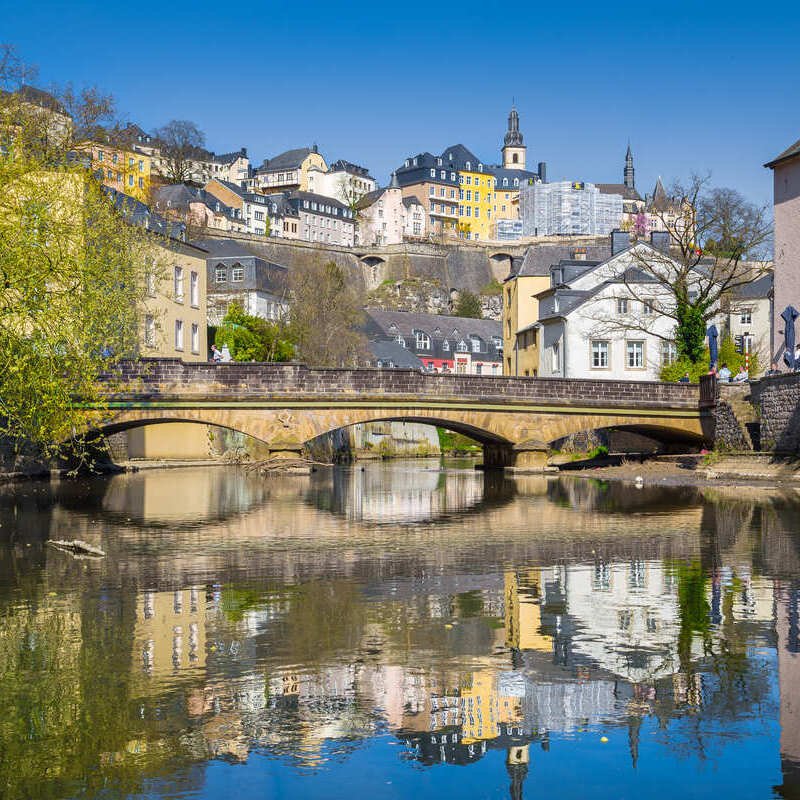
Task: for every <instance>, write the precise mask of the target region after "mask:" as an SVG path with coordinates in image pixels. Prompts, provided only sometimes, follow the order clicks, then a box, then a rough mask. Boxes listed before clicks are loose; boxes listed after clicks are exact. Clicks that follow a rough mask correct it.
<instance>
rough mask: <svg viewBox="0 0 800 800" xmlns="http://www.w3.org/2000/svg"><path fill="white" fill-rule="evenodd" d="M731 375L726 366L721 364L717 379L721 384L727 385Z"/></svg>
mask: <svg viewBox="0 0 800 800" xmlns="http://www.w3.org/2000/svg"><path fill="white" fill-rule="evenodd" d="M732 374H733V373H732V372H731V371H730V370H729V369H728V365H727V364H723V365H722V369H720V371H719V376H718V377H719V379H720V380H721V381H722V382H723V383H728V382H729V381H730V379H731V376H732Z"/></svg>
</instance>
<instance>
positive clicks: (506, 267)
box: [489, 250, 513, 282]
mask: <svg viewBox="0 0 800 800" xmlns="http://www.w3.org/2000/svg"><path fill="white" fill-rule="evenodd" d="M512 260H513V256H512V254H511V253H509V252H507V251H505V250H501V251H497V252H494V253H491V254H490V255H489V269H490V270H491V273H492V277H493V278H494V279H495V280H498V281H501V282H502V281H503V280H504V279H505V278H506V277H507V276H508V274H509V273H510V272H511V263H512Z"/></svg>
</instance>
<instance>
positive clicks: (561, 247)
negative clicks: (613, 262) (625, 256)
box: [506, 240, 611, 280]
mask: <svg viewBox="0 0 800 800" xmlns="http://www.w3.org/2000/svg"><path fill="white" fill-rule="evenodd" d="M579 247H580V248H585V250H586V260H587V262H588V261H593V262H596V263H599V262H601V261H605V260H606V259H607V258H610V257H611V241H610V240H608V241H605V242H604V243H603V244H599V245H595V244H588V245H583V244H580V245H579V244H535V245H531V246H530V247H529V248H528V249H527V250H526V251H525V255H524V257H523V259H522V263H521V265H520V266H519V269H518V270H517V271H516V272H514V271H513V270H514V266H515V264H514V262H513V261H512V265H511V267H512V274H511V275H509V276H508V278H506V280H509V279H510V278H515V277H530V276H534V275H549V274H550V267H551V266H552V265H554V264H558V263H559V262H560V261H562V260H565V261H571V260H573V253H574V252H575V250H576V248H579ZM514 261H516V259H514Z"/></svg>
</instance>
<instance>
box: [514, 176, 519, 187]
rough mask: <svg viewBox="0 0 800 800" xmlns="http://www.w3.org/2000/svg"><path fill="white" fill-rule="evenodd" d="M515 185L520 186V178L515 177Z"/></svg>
mask: <svg viewBox="0 0 800 800" xmlns="http://www.w3.org/2000/svg"><path fill="white" fill-rule="evenodd" d="M514 186H519V178H514Z"/></svg>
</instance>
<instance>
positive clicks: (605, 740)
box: [600, 736, 608, 744]
mask: <svg viewBox="0 0 800 800" xmlns="http://www.w3.org/2000/svg"><path fill="white" fill-rule="evenodd" d="M600 741H601V742H602V743H603V744H605V743H606V742H607V741H608V736H601V737H600Z"/></svg>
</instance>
